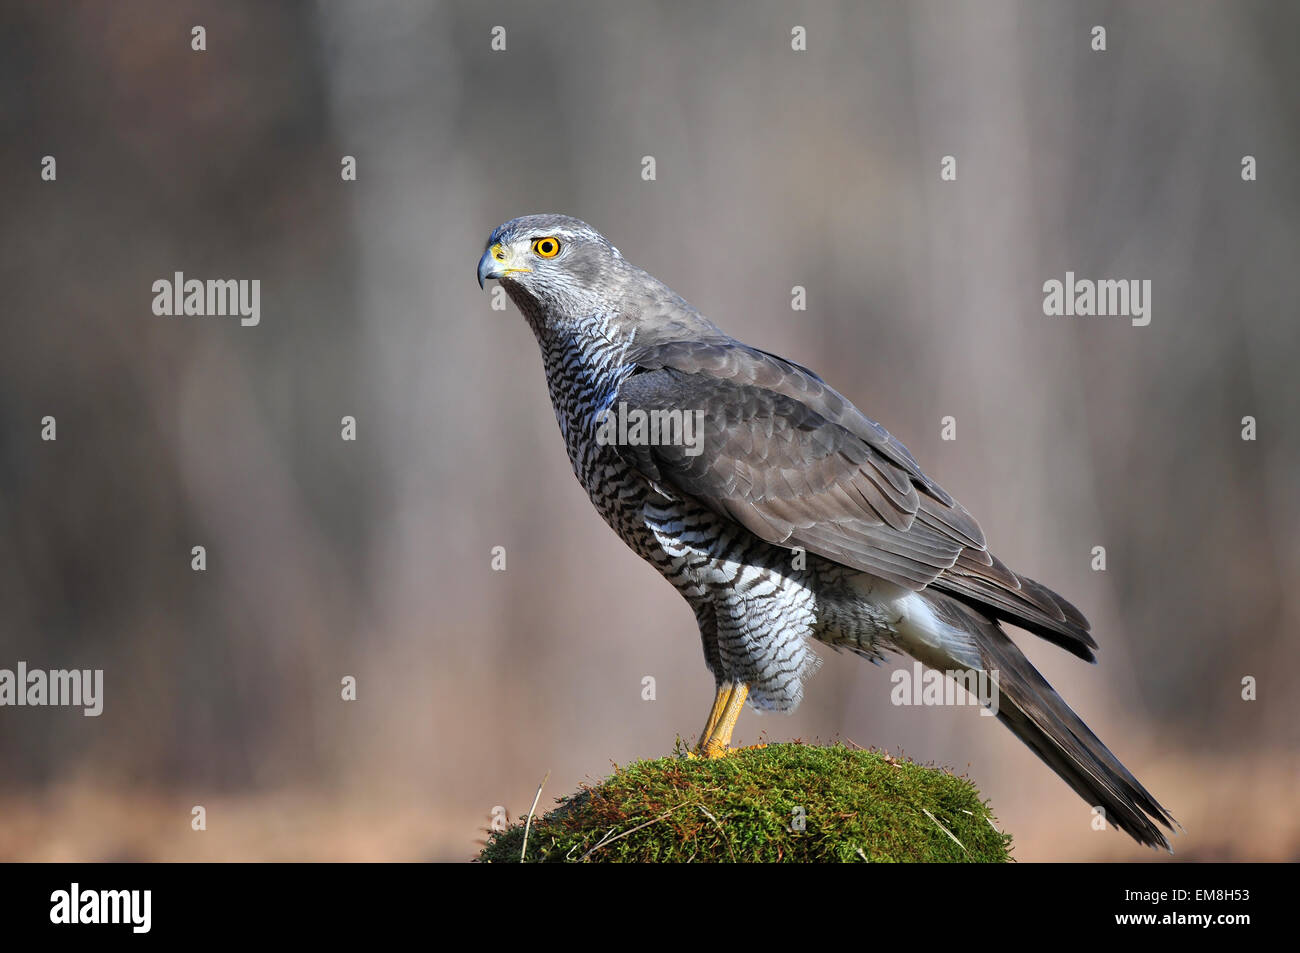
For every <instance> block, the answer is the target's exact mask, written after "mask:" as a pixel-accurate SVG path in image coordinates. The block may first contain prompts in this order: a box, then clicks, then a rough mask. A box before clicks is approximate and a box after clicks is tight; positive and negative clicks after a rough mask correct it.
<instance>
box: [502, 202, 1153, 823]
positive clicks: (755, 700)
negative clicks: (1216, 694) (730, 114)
mask: <svg viewBox="0 0 1300 953" xmlns="http://www.w3.org/2000/svg"><path fill="white" fill-rule="evenodd" d="M478 279H479V284H480V286H481V285H482V284H483V282H484V281H485V280H487V279H499V280H500V282H501V284H502V286H503V287H504V288H505V291H506V294H508V295H509V296H510V299H511V300H512V301H513V302H514V303H515V305H516V306H517V307H518V308H519V310H520V312H522V314H523V316H524V318H525V319H526V320H527V321H528V324H529V326H530V327H531V328H532V330H533V334H534V335H535V336H536V338H537V343H538V344H539V345H540V347H541V352H542V360H543V363H544V365H545V370H546V382H547V386H548V387H549V389H550V395H551V402H552V403H553V404H554V407H555V417H556V420H557V421H558V422H559V425H560V432H561V434H562V435H563V437H564V442H565V445H566V447H567V448H568V453H569V459H570V461H571V463H572V464H573V470H574V473H575V474H576V475H577V477H578V480H579V482H581V483H582V485H583V487H584V488H586V491H587V493H588V495H589V496H590V498H591V502H592V504H593V505H594V506H595V507H596V510H597V511H598V512H599V513H600V515H601V516H602V517H603V518H604V519H605V521H606V522H607V523H608V524H609V525H610V526H611V527H612V528H613V529H614V531H615V532H616V533H618V535H619V536H620V537H621V538H622V539H623V541H624V542H625V543H627V545H628V546H630V547H631V548H632V549H633V550H634V551H635V552H636V553H638V554H639V555H640V556H641V557H642V558H644V559H645V560H646V561H648V562H649V563H650V564H651V565H652V566H654V567H655V569H657V570H658V571H659V572H660V573H661V574H662V575H663V576H664V577H665V578H666V579H667V580H668V581H669V582H670V583H672V584H673V586H674V587H676V589H677V590H678V592H680V593H681V594H682V596H683V597H684V598H685V599H686V601H687V602H688V603H689V604H690V606H691V608H692V609H693V610H694V612H695V617H696V619H697V621H698V623H699V629H700V637H701V639H702V640H703V643H704V660H705V663H706V664H707V665H708V668H709V671H710V672H712V673H713V677H714V679H715V680H716V685H717V690H716V693H715V697H714V702H713V707H712V709H711V711H710V712H709V718H708V722H707V724H706V726H705V728H704V732H703V734H702V735H701V736H700V740H699V744H698V745H697V747H696V749H695V753H697V754H698V755H700V756H703V757H716V756H720V755H723V754H725V753H726V752H727V750H728V745H729V744H730V740H731V734H732V730H733V728H734V726H735V724H736V719H737V718H738V717H739V715H740V712H741V709H742V708H743V707H744V705H745V702H746V701H748V702H749V703H750V704H751V705H753V706H754V707H756V708H758V709H761V710H777V711H789V710H792V709H793V708H794V707H795V706H797V705H798V704H799V701H800V699H801V697H802V695H803V680H804V678H805V677H806V676H807V675H809V674H810V673H811V671H812V669H813V668H814V667H815V666H816V664H817V662H818V659H817V656H816V654H815V653H814V651H813V648H812V645H811V643H812V642H819V643H822V644H823V645H828V646H832V647H834V648H836V649H847V650H849V651H851V652H854V653H856V654H858V655H861V656H864V657H866V658H868V659H871V660H873V661H880V660H881V659H883V658H884V657H885V654H886V653H888V652H899V653H905V654H907V655H909V656H911V657H913V658H914V659H916V660H918V661H920V662H921V663H923V664H924V665H926V666H929V667H930V668H932V669H935V670H937V671H939V672H943V673H949V674H951V673H954V672H957V673H963V672H964V673H984V674H985V675H987V676H989V677H991V678H992V680H993V682H994V684H995V685H996V692H997V705H996V714H997V717H998V718H999V719H1000V720H1001V721H1002V722H1003V723H1004V724H1005V725H1006V726H1007V727H1008V728H1010V729H1011V730H1012V731H1013V732H1015V734H1016V736H1017V737H1019V738H1020V740H1021V741H1023V742H1024V743H1025V744H1026V745H1028V746H1029V747H1030V748H1031V749H1032V750H1033V751H1034V753H1035V754H1037V755H1038V756H1039V757H1040V758H1042V760H1043V761H1045V762H1046V763H1047V764H1048V766H1050V767H1051V768H1052V769H1053V770H1054V771H1056V773H1057V774H1059V775H1060V776H1061V778H1062V779H1063V780H1064V781H1065V782H1066V783H1067V784H1069V785H1070V787H1072V788H1073V789H1074V790H1075V791H1076V792H1077V793H1078V794H1079V795H1081V796H1082V797H1083V798H1084V799H1085V800H1086V801H1087V802H1088V803H1089V804H1090V805H1093V806H1094V807H1099V808H1102V809H1104V811H1105V815H1104V816H1105V819H1106V820H1107V821H1109V822H1111V823H1112V824H1114V825H1115V826H1116V827H1119V828H1121V829H1122V830H1124V831H1126V832H1128V833H1129V834H1130V835H1131V836H1132V837H1133V838H1134V839H1136V840H1137V841H1139V842H1140V843H1142V844H1147V845H1151V846H1160V847H1165V848H1168V846H1169V844H1168V841H1167V840H1166V838H1165V836H1164V833H1163V832H1162V831H1161V829H1160V827H1158V826H1157V822H1158V823H1159V824H1162V825H1164V826H1165V827H1167V828H1169V829H1171V830H1172V828H1173V824H1174V823H1175V822H1174V821H1173V818H1172V816H1171V815H1170V814H1169V813H1168V812H1167V811H1166V810H1165V809H1164V808H1163V807H1161V805H1160V804H1159V803H1157V801H1156V800H1155V798H1153V797H1152V796H1151V795H1150V794H1149V793H1148V792H1147V790H1146V789H1145V788H1144V787H1142V785H1141V784H1140V783H1138V781H1137V779H1136V778H1134V777H1133V775H1132V774H1131V773H1130V772H1129V771H1128V769H1126V768H1125V767H1124V766H1123V765H1122V764H1120V762H1119V760H1118V759H1117V758H1116V757H1115V756H1114V755H1113V754H1111V753H1110V751H1109V750H1108V749H1107V748H1106V746H1105V745H1104V744H1102V743H1101V741H1100V740H1099V739H1098V738H1097V736H1096V735H1094V734H1093V733H1092V731H1091V730H1089V728H1088V726H1087V725H1085V724H1084V723H1083V721H1082V720H1081V719H1080V718H1079V716H1078V715H1076V714H1075V713H1074V712H1073V711H1072V710H1071V709H1070V707H1069V706H1068V705H1066V703H1065V702H1064V701H1063V700H1062V699H1061V697H1060V696H1059V695H1058V694H1057V693H1056V691H1055V690H1054V689H1053V688H1052V687H1051V686H1050V685H1049V684H1048V683H1047V681H1046V680H1045V679H1044V678H1043V677H1042V675H1040V674H1039V673H1038V671H1037V670H1036V669H1035V668H1034V667H1033V666H1032V665H1031V664H1030V663H1029V661H1028V660H1027V659H1026V658H1025V656H1024V655H1023V654H1022V653H1021V652H1020V650H1019V649H1018V648H1017V647H1016V645H1015V643H1013V642H1012V641H1011V639H1010V638H1008V637H1007V635H1006V633H1005V632H1004V631H1003V629H1002V623H1011V624H1013V625H1015V626H1018V627H1020V628H1022V629H1026V630H1028V631H1029V632H1032V633H1034V634H1035V635H1038V636H1041V637H1042V638H1045V639H1047V640H1048V641H1050V642H1053V643H1055V644H1056V645H1058V646H1060V647H1061V648H1063V649H1065V650H1066V651H1068V652H1071V653H1073V654H1074V655H1077V656H1079V657H1080V658H1083V659H1086V660H1087V661H1090V662H1091V661H1094V660H1095V659H1094V656H1093V651H1092V650H1093V649H1095V648H1096V647H1097V643H1096V642H1094V641H1093V638H1092V636H1091V635H1089V634H1088V628H1089V626H1088V621H1087V620H1086V619H1085V618H1084V617H1083V615H1082V614H1081V613H1080V612H1079V610H1078V609H1076V608H1075V607H1074V606H1072V605H1071V604H1070V603H1069V602H1067V601H1066V600H1065V599H1063V598H1062V597H1061V596H1059V595H1057V594H1056V593H1054V592H1052V591H1051V590H1050V589H1048V588H1047V587H1045V586H1042V585H1040V584H1039V583H1036V582H1034V581H1033V580H1032V579H1029V578H1027V577H1025V576H1021V575H1019V574H1017V573H1015V572H1012V571H1011V569H1009V568H1008V567H1007V566H1006V565H1005V564H1003V563H1002V562H1001V561H1000V560H999V559H998V558H997V557H996V556H994V555H993V554H992V553H991V552H989V550H988V547H987V546H986V545H985V542H984V533H983V532H982V531H981V529H980V527H979V524H978V523H976V521H975V519H974V518H973V517H972V516H971V515H970V513H968V512H967V511H966V509H965V508H964V507H963V506H962V505H961V504H960V503H958V502H957V501H956V500H955V499H953V497H951V496H950V495H949V494H948V493H946V492H945V491H944V490H943V488H942V487H940V486H939V485H938V484H937V483H935V482H934V480H932V479H931V478H930V477H929V476H927V475H926V474H925V473H924V472H922V470H921V468H920V467H919V466H918V465H917V463H916V461H915V460H914V459H913V458H912V455H911V453H909V452H908V450H907V448H906V447H905V446H903V444H902V443H901V442H900V441H899V440H898V438H896V437H894V436H893V435H892V434H890V433H889V432H888V431H887V430H885V429H884V428H883V427H882V426H880V424H878V423H876V422H875V421H873V420H871V419H870V418H868V417H867V416H865V415H864V414H863V413H862V412H861V411H859V410H858V409H857V408H856V407H854V406H853V404H851V403H850V402H849V401H848V399H847V398H845V397H844V396H842V395H841V394H840V393H839V392H838V391H836V390H835V389H834V388H832V387H831V386H830V385H829V384H827V383H826V382H825V381H823V380H822V379H821V378H820V377H818V376H817V375H816V374H815V373H813V372H812V371H810V370H808V369H807V368H805V367H801V366H800V365H798V364H795V363H794V362H793V361H787V360H785V359H784V358H781V357H778V356H777V355H775V354H771V353H768V352H766V351H761V350H759V349H758V348H756V347H751V346H749V345H747V344H743V343H742V342H740V341H737V340H735V339H734V338H732V337H729V336H728V335H726V334H724V333H723V332H722V331H721V330H719V328H718V327H717V326H716V325H714V324H713V322H711V321H709V320H708V319H707V318H705V317H704V315H702V314H701V313H700V312H699V311H698V310H696V309H695V308H694V307H692V306H691V305H690V304H688V303H687V302H686V301H685V300H683V299H682V298H681V297H680V296H679V295H677V294H676V293H674V292H673V291H672V289H670V288H669V287H668V286H667V285H665V284H663V283H662V282H660V281H659V280H657V279H656V278H654V277H653V276H651V275H649V274H648V273H646V272H645V271H643V270H642V269H640V268H638V267H636V266H635V265H633V264H632V263H631V262H629V261H627V260H626V259H625V258H624V257H623V256H622V254H621V253H620V252H619V250H618V249H617V248H615V247H614V246H613V245H612V244H610V242H609V241H608V240H606V239H605V238H604V237H603V236H602V235H601V234H600V233H599V232H597V231H596V230H595V229H593V228H592V227H591V226H589V225H587V224H586V223H584V222H581V221H579V220H577V219H575V218H570V217H568V216H564V215H552V214H548V215H529V216H526V217H523V218H516V219H513V220H512V221H509V222H506V223H505V224H504V225H501V226H500V227H498V228H497V229H495V230H494V231H493V232H492V234H491V236H490V237H489V238H488V240H487V246H486V249H485V250H484V252H483V255H482V257H481V258H480V259H479V264H478ZM638 414H639V416H638ZM615 417H617V419H618V424H617V425H616V426H614V425H611V421H613V420H614V418H615ZM648 419H649V420H657V421H659V422H660V423H661V424H662V426H663V429H665V430H668V431H670V434H669V435H670V436H672V437H673V438H674V439H663V436H664V435H663V434H662V433H660V434H659V435H658V436H659V439H657V440H656V439H655V436H656V434H655V432H654V431H655V428H654V427H650V428H647V427H646V426H645V421H646V420H648ZM629 421H630V422H631V423H632V426H628V423H629ZM693 421H698V423H699V426H698V430H697V431H696V432H694V433H690V434H687V424H688V423H690V422H693ZM638 422H639V423H638ZM967 684H969V683H967ZM990 707H992V706H990Z"/></svg>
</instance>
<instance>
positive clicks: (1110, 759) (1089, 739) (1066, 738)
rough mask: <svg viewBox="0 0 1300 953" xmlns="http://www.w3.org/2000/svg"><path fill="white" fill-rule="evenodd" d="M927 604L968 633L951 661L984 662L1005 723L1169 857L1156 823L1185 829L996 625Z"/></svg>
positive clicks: (952, 650)
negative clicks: (994, 687) (994, 683)
mask: <svg viewBox="0 0 1300 953" xmlns="http://www.w3.org/2000/svg"><path fill="white" fill-rule="evenodd" d="M927 602H929V604H930V605H931V606H932V608H934V609H935V610H937V612H938V615H939V616H940V618H942V619H943V620H944V621H945V622H946V623H948V625H949V626H952V627H953V629H955V630H959V631H960V633H961V636H960V639H959V641H950V642H948V644H947V652H946V654H948V655H950V657H951V658H952V660H953V661H954V662H960V663H962V664H964V665H967V666H969V665H970V663H971V662H974V661H975V660H976V659H978V663H979V666H980V668H982V669H983V670H984V671H985V672H988V673H990V674H993V673H997V674H996V685H997V701H998V710H997V717H998V720H1000V721H1001V722H1002V723H1003V724H1004V725H1006V726H1007V727H1008V728H1010V729H1011V730H1012V731H1013V732H1015V734H1016V737H1018V738H1019V739H1020V740H1021V741H1023V742H1024V743H1025V744H1026V745H1027V746H1028V747H1029V748H1030V750H1032V751H1033V752H1034V753H1035V754H1037V755H1038V756H1039V757H1040V758H1041V759H1042V760H1043V761H1044V762H1045V763H1046V764H1047V766H1048V767H1050V768H1051V769H1052V770H1053V771H1055V772H1056V773H1057V774H1058V775H1059V776H1060V777H1061V779H1062V780H1063V781H1065V783H1066V784H1068V785H1069V786H1070V787H1071V788H1073V789H1074V790H1075V792H1076V793H1077V794H1078V795H1079V796H1080V797H1082V798H1083V799H1084V800H1085V801H1087V802H1088V803H1089V804H1091V805H1093V806H1094V807H1101V808H1103V809H1104V810H1105V812H1106V814H1105V817H1106V820H1107V821H1108V822H1110V823H1111V824H1113V825H1114V826H1115V827H1118V828H1119V829H1120V830H1122V831H1124V832H1125V833H1127V834H1128V835H1129V836H1130V837H1132V838H1133V839H1134V840H1136V841H1137V842H1138V843H1140V844H1145V845H1147V846H1150V847H1162V848H1164V849H1165V850H1170V847H1169V841H1168V839H1167V838H1166V837H1165V834H1164V832H1163V831H1162V830H1161V829H1160V827H1159V826H1157V824H1160V825H1163V826H1164V827H1166V828H1168V829H1169V830H1170V831H1172V830H1174V828H1175V827H1176V826H1177V824H1178V822H1177V821H1175V820H1174V818H1173V816H1172V815H1171V814H1170V813H1169V812H1168V811H1167V810H1166V809H1165V808H1164V807H1163V806H1161V804H1160V803H1159V802H1158V801H1156V799H1155V798H1154V797H1152V796H1151V794H1150V792H1149V791H1147V789H1146V788H1144V787H1143V786H1142V785H1141V784H1140V783H1139V782H1138V780H1137V778H1135V777H1133V775H1132V773H1131V772H1130V771H1129V770H1128V768H1126V767H1124V765H1123V764H1121V763H1120V761H1119V759H1118V758H1116V757H1115V756H1114V755H1113V754H1111V752H1110V750H1109V749H1108V748H1107V747H1106V746H1105V745H1104V744H1102V742H1101V739H1099V738H1098V737H1097V736H1096V735H1095V734H1093V732H1092V730H1091V729H1090V728H1089V727H1088V726H1087V725H1085V724H1084V723H1083V719H1081V718H1080V717H1079V716H1078V715H1076V714H1075V713H1074V712H1073V711H1072V710H1071V709H1070V706H1069V705H1067V704H1066V703H1065V700H1064V699H1062V698H1061V696H1060V695H1058V694H1057V693H1056V690H1055V689H1054V688H1052V686H1051V685H1050V684H1048V682H1047V679H1045V678H1043V676H1042V675H1041V674H1040V673H1039V672H1038V670H1037V669H1036V668H1034V666H1033V665H1032V664H1030V662H1029V660H1028V659H1027V658H1025V656H1024V653H1022V652H1021V651H1020V649H1019V648H1018V647H1017V646H1016V644H1015V643H1014V642H1012V641H1011V639H1010V638H1009V637H1008V636H1007V634H1006V633H1005V632H1003V631H1002V629H1001V627H1000V626H999V625H998V624H997V622H995V621H992V620H990V619H988V618H986V617H984V616H983V615H981V614H979V613H977V612H975V611H974V610H973V609H971V608H970V607H969V606H967V605H965V604H963V603H961V602H958V601H957V600H956V599H952V598H950V597H945V596H940V595H938V594H934V595H930V596H929V598H928V599H927ZM950 632H951V633H952V634H953V635H957V632H956V631H952V630H950ZM900 647H902V648H904V649H905V650H907V651H909V652H910V653H911V654H913V655H919V654H929V653H918V652H917V651H916V648H917V646H907V645H901V646H900ZM934 647H935V646H934V643H933V642H931V643H930V644H929V645H928V646H926V648H928V649H930V650H931V651H933V648H934ZM921 661H923V662H925V663H926V664H928V665H931V666H934V665H935V662H936V660H935V659H934V658H933V656H931V657H930V658H921Z"/></svg>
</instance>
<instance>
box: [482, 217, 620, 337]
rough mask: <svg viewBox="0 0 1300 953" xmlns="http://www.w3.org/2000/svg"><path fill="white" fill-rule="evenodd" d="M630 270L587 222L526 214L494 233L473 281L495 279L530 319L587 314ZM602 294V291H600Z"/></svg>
mask: <svg viewBox="0 0 1300 953" xmlns="http://www.w3.org/2000/svg"><path fill="white" fill-rule="evenodd" d="M628 268H629V266H628V265H627V263H626V262H625V261H623V256H622V255H620V254H619V251H618V249H617V248H615V247H614V246H613V245H611V244H610V243H609V242H608V241H607V240H606V239H605V236H603V235H601V234H600V232H598V231H596V230H595V229H594V228H592V227H591V226H590V225H588V224H587V223H586V222H582V221H579V220H578V219H576V218H570V217H569V216H568V215H553V214H546V215H525V216H523V217H522V218H515V219H511V220H510V221H508V222H506V223H505V224H504V225H500V226H498V227H497V228H496V229H495V230H493V232H492V234H491V236H490V237H489V238H488V240H487V246H486V248H485V249H484V251H483V257H482V258H480V259H479V263H478V283H479V285H482V284H483V282H484V281H485V280H487V279H488V278H498V279H500V281H501V284H502V286H503V287H504V288H505V289H506V292H507V293H508V294H509V295H510V297H511V299H512V300H513V301H514V302H515V304H517V305H518V306H519V309H520V310H521V311H523V312H524V314H525V315H527V316H528V317H529V318H530V319H531V318H533V317H535V316H536V314H537V313H538V312H539V311H545V312H547V313H549V314H552V315H555V314H578V313H582V312H587V313H590V312H591V311H593V310H598V309H600V308H601V307H602V306H603V305H604V304H605V303H604V302H602V301H601V300H598V299H600V298H603V297H604V294H603V293H608V291H609V290H610V289H617V288H618V287H620V286H621V285H622V284H623V282H622V281H621V280H620V278H621V277H622V275H623V273H624V272H626V271H627V270H628ZM602 292H603V293H602Z"/></svg>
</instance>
